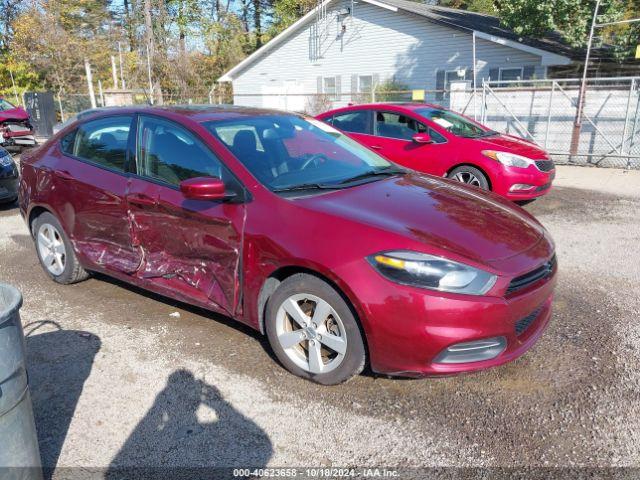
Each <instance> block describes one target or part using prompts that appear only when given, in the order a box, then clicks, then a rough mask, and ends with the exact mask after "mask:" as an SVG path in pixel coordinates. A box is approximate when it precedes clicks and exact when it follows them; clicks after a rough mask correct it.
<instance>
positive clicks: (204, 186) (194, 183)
mask: <svg viewBox="0 0 640 480" xmlns="http://www.w3.org/2000/svg"><path fill="white" fill-rule="evenodd" d="M180 191H181V192H182V194H183V195H184V196H185V197H186V198H189V199H191V200H224V199H225V198H228V195H227V192H226V191H225V187H224V182H223V181H222V180H220V179H219V178H216V177H196V178H190V179H189V180H184V181H183V182H180Z"/></svg>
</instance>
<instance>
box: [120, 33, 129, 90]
mask: <svg viewBox="0 0 640 480" xmlns="http://www.w3.org/2000/svg"><path fill="white" fill-rule="evenodd" d="M118 56H119V57H120V87H121V88H122V89H123V90H124V89H126V88H127V86H126V85H125V83H124V74H123V73H122V47H121V46H120V42H118Z"/></svg>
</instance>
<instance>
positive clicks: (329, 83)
mask: <svg viewBox="0 0 640 480" xmlns="http://www.w3.org/2000/svg"><path fill="white" fill-rule="evenodd" d="M322 93H324V94H325V95H327V96H328V97H329V98H331V99H333V100H335V99H336V77H324V79H323V82H322Z"/></svg>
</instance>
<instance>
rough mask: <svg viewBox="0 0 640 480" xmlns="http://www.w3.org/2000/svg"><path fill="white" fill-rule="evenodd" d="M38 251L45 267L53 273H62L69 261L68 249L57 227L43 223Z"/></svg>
mask: <svg viewBox="0 0 640 480" xmlns="http://www.w3.org/2000/svg"><path fill="white" fill-rule="evenodd" d="M37 242H38V252H39V253H40V258H41V259H42V263H43V265H44V267H45V268H46V269H47V271H49V273H51V274H52V275H55V276H58V275H62V272H64V267H65V264H66V261H67V250H66V248H65V246H64V241H63V240H62V236H61V235H60V232H59V231H58V229H57V228H56V227H54V226H53V225H51V224H49V223H43V224H42V225H41V226H40V228H39V229H38V235H37Z"/></svg>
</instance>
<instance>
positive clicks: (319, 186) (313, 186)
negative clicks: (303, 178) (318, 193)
mask: <svg viewBox="0 0 640 480" xmlns="http://www.w3.org/2000/svg"><path fill="white" fill-rule="evenodd" d="M339 188H342V187H339V186H336V185H329V184H324V183H302V184H300V185H290V186H288V187H278V188H274V189H273V190H272V192H275V193H280V192H295V191H298V190H336V189H339Z"/></svg>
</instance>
